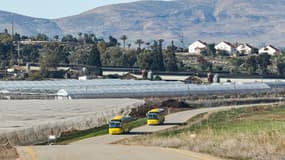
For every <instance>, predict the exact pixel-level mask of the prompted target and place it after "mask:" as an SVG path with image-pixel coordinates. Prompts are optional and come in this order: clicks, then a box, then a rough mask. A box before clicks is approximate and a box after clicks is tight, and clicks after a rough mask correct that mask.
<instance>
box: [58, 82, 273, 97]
mask: <svg viewBox="0 0 285 160" xmlns="http://www.w3.org/2000/svg"><path fill="white" fill-rule="evenodd" d="M270 91H271V88H270V86H269V85H267V84H265V83H225V84H210V85H196V84H183V83H181V84H179V83H177V84H167V83H166V84H160V85H134V86H100V87H96V88H69V89H60V90H59V91H58V92H57V94H56V96H57V98H58V99H80V98H123V97H129V98H130V97H134V98H144V97H181V96H191V95H209V94H213V95H215V94H219V95H220V94H247V93H263V92H270Z"/></svg>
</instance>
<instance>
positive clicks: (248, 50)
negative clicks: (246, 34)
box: [236, 43, 258, 55]
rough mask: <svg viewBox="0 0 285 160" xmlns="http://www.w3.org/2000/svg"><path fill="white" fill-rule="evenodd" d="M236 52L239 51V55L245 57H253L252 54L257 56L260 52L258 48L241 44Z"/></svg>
mask: <svg viewBox="0 0 285 160" xmlns="http://www.w3.org/2000/svg"><path fill="white" fill-rule="evenodd" d="M236 50H237V51H238V53H240V54H244V55H251V54H257V52H258V50H257V48H255V47H253V46H251V45H249V44H247V43H244V44H240V45H239V46H238V47H237V48H236Z"/></svg>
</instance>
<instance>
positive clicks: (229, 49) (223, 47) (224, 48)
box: [215, 41, 236, 55]
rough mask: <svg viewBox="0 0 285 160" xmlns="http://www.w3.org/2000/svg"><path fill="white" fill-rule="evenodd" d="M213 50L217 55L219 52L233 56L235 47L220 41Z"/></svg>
mask: <svg viewBox="0 0 285 160" xmlns="http://www.w3.org/2000/svg"><path fill="white" fill-rule="evenodd" d="M215 49H216V51H217V52H218V53H219V52H225V53H227V54H229V55H231V54H233V53H234V52H235V51H236V48H235V46H234V45H232V44H231V43H229V42H226V41H222V42H220V43H218V44H217V45H216V46H215Z"/></svg>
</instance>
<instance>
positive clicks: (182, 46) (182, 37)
mask: <svg viewBox="0 0 285 160" xmlns="http://www.w3.org/2000/svg"><path fill="white" fill-rule="evenodd" d="M179 38H180V43H181V49H182V51H181V52H183V51H184V34H183V32H182V33H181V34H180V37H179Z"/></svg>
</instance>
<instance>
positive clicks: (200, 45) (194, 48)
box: [188, 40, 207, 55]
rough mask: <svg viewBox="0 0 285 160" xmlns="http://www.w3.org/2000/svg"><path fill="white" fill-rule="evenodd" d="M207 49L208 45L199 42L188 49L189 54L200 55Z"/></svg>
mask: <svg viewBox="0 0 285 160" xmlns="http://www.w3.org/2000/svg"><path fill="white" fill-rule="evenodd" d="M206 49H207V43H206V42H203V41H201V40H198V41H196V42H194V43H192V44H191V45H189V47H188V52H189V54H194V55H200V54H201V52H202V51H204V50H206Z"/></svg>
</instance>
